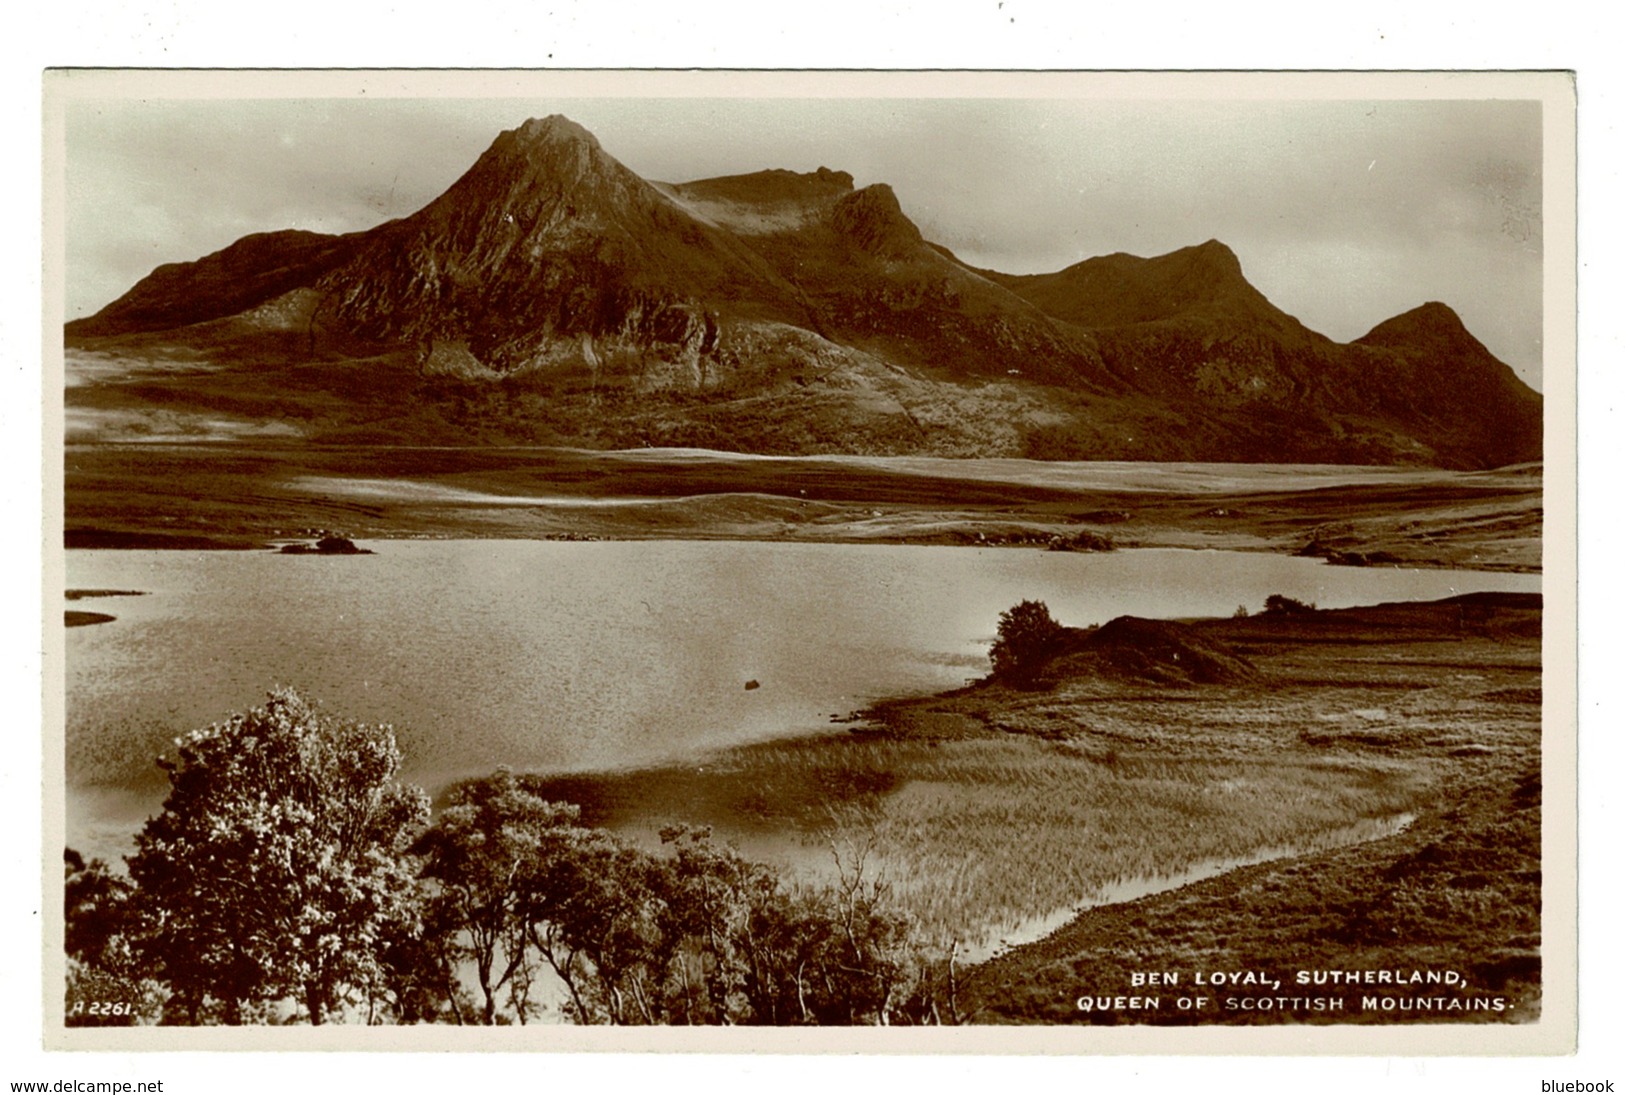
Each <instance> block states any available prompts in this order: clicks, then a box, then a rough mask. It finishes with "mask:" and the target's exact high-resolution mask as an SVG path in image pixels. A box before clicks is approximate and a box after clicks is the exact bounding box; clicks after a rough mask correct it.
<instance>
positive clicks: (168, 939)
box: [64, 692, 953, 1024]
mask: <svg viewBox="0 0 1625 1095" xmlns="http://www.w3.org/2000/svg"><path fill="white" fill-rule="evenodd" d="M177 747H178V748H177V756H176V757H174V758H166V759H165V760H164V761H163V762H162V763H163V764H164V766H165V768H166V770H167V771H168V773H169V780H170V793H169V796H168V798H167V800H166V801H165V804H164V809H163V811H162V813H160V814H159V815H158V816H156V817H154V818H152V819H150V820H149V821H148V822H147V824H146V826H145V827H144V828H143V829H142V831H141V833H140V834H139V835H138V836H137V839H136V852H135V854H134V855H133V856H130V857H129V858H128V864H129V874H128V877H124V876H122V875H119V874H116V873H114V872H113V871H111V870H109V869H108V867H107V866H106V865H105V864H104V863H101V862H100V861H93V862H90V863H86V862H85V861H84V860H83V859H82V858H81V857H80V856H78V855H77V854H75V853H74V852H72V851H71V850H70V851H69V852H68V853H67V861H66V871H67V879H66V890H65V896H66V920H65V923H66V937H65V940H64V943H65V947H66V952H67V955H68V959H69V971H68V985H67V994H68V1000H67V1019H68V1022H69V1023H70V1024H100V1023H136V1022H161V1023H179V1024H205V1023H226V1024H235V1023H248V1022H259V1023H268V1022H287V1021H308V1022H310V1023H322V1022H327V1021H347V1022H367V1023H424V1022H442V1023H458V1024H501V1023H525V1022H528V1021H530V1020H532V1019H536V1018H538V1017H541V1016H542V1015H544V1014H545V1013H551V1014H553V1015H555V1016H558V1017H562V1018H565V1019H567V1020H569V1021H572V1022H576V1023H707V1024H712V1023H772V1024H801V1023H808V1024H811V1023H820V1024H830V1023H840V1024H856V1023H909V1022H915V1023H918V1022H938V1021H952V1019H953V1000H952V992H951V986H952V967H951V964H949V965H947V966H943V965H942V964H941V963H934V962H932V961H931V960H929V959H928V958H927V957H926V955H925V954H924V950H923V948H922V947H921V946H920V945H918V944H917V943H916V941H915V936H914V932H913V929H912V926H911V924H910V922H909V921H908V920H907V919H906V918H904V917H903V916H901V915H900V914H898V913H896V912H894V911H892V910H891V909H890V907H889V903H888V896H889V895H888V893H887V890H886V887H885V886H884V885H882V884H880V883H879V882H878V881H876V880H875V879H872V878H869V877H866V876H865V872H864V869H863V864H862V862H861V861H860V862H858V863H853V864H844V865H843V868H844V869H843V870H842V871H841V879H840V882H839V883H838V884H836V885H833V886H829V887H824V888H819V889H814V888H807V887H797V886H793V885H791V884H790V883H788V882H787V881H786V880H785V879H784V878H782V877H781V876H780V875H779V874H778V873H777V872H775V871H774V870H772V869H771V868H769V867H767V866H764V865H762V864H759V863H754V862H750V861H748V860H746V859H744V858H742V857H741V856H740V855H738V854H737V853H736V852H735V851H733V850H732V849H731V848H727V847H723V846H719V845H718V844H716V843H715V842H713V841H712V840H711V839H710V837H709V834H708V833H706V832H704V831H697V830H690V829H671V830H668V831H666V832H664V833H663V834H662V840H663V847H662V848H661V850H660V851H659V852H654V851H650V850H645V849H642V848H639V847H637V846H634V845H632V844H630V843H628V842H626V841H623V840H621V839H619V838H617V837H616V836H614V835H613V834H611V833H608V832H605V831H603V830H599V829H594V828H589V827H586V826H583V825H581V824H580V823H579V814H578V811H577V809H576V808H575V807H574V806H571V805H568V804H562V803H557V802H550V801H547V800H546V799H544V798H542V797H540V796H539V795H537V794H535V793H533V792H532V791H531V790H529V789H528V788H527V786H526V784H525V782H524V781H523V780H522V779H521V778H519V777H517V776H515V775H514V774H512V773H511V772H508V771H506V770H501V771H498V772H497V773H496V774H495V775H493V776H491V777H489V778H487V779H483V780H479V781H475V782H471V783H467V784H463V785H461V786H459V787H458V788H456V789H455V790H454V791H453V792H452V793H451V794H450V795H449V797H448V799H447V801H446V802H445V804H444V806H443V807H442V809H441V810H440V813H439V816H438V817H436V818H434V819H433V820H432V821H431V819H430V810H429V803H428V800H427V797H426V796H425V795H424V794H423V792H421V791H419V790H417V789H416V788H412V787H407V786H403V785H402V784H400V783H398V782H397V781H396V779H395V776H396V772H397V770H398V769H399V766H400V761H401V756H400V752H399V750H398V749H397V748H396V745H395V740H394V734H393V732H392V731H391V730H390V729H389V728H388V727H377V726H365V725H361V724H357V723H351V722H345V721H342V720H337V719H332V718H328V717H326V716H324V715H322V714H320V713H319V712H318V711H316V710H315V709H314V708H313V707H312V706H311V705H310V704H309V703H307V702H306V701H305V700H304V699H303V698H302V697H300V696H299V695H298V694H296V693H293V692H277V693H273V694H272V696H271V697H270V700H269V702H267V703H266V704H265V706H263V707H259V708H255V709H253V710H251V711H249V712H247V713H245V714H239V715H234V716H232V717H231V718H230V719H228V720H227V721H225V722H223V723H218V724H216V725H214V726H211V727H209V728H208V729H206V730H200V731H197V732H195V733H193V734H191V735H189V736H188V737H186V738H184V739H178V741H177ZM107 1001H117V1002H118V1006H117V1007H116V1008H114V1009H111V1010H110V1009H108V1008H107V1007H106V1006H96V1005H105V1002H107Z"/></svg>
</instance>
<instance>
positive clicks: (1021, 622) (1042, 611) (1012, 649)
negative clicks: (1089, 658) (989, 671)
mask: <svg viewBox="0 0 1625 1095" xmlns="http://www.w3.org/2000/svg"><path fill="white" fill-rule="evenodd" d="M1061 631H1062V628H1061V625H1060V624H1059V623H1057V622H1056V620H1055V617H1053V616H1051V615H1050V614H1049V606H1048V605H1046V604H1044V602H1043V601H1022V602H1021V603H1020V604H1018V605H1016V606H1015V607H1014V608H1009V609H1006V610H1005V611H1003V612H1001V613H999V634H998V637H997V638H995V639H994V640H993V646H992V648H991V649H990V650H989V651H988V657H990V658H991V659H992V661H993V675H994V676H996V677H1021V676H1024V675H1027V674H1030V673H1031V672H1032V671H1033V670H1034V669H1036V668H1037V667H1038V666H1039V665H1040V664H1042V662H1043V660H1044V652H1045V648H1046V647H1048V646H1049V644H1050V641H1051V640H1053V639H1054V638H1055V636H1057V635H1059V634H1060V633H1061Z"/></svg>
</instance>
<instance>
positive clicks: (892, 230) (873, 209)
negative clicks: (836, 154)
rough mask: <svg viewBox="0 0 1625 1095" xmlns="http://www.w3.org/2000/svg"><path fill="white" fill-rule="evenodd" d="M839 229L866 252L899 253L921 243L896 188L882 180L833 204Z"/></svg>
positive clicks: (915, 226) (915, 227) (836, 224)
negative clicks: (898, 198) (904, 210)
mask: <svg viewBox="0 0 1625 1095" xmlns="http://www.w3.org/2000/svg"><path fill="white" fill-rule="evenodd" d="M834 223H835V227H836V229H837V230H838V231H840V232H841V233H842V234H843V235H845V236H846V237H847V238H849V239H851V240H852V241H853V242H854V243H856V244H857V245H858V246H859V247H860V248H862V249H863V250H865V251H870V252H874V253H876V254H882V255H898V254H903V253H906V252H907V251H909V250H910V249H912V248H915V247H918V246H920V245H921V244H922V243H923V242H924V240H923V238H922V237H921V235H920V229H919V227H918V226H917V225H915V223H914V222H913V221H911V220H909V219H908V217H907V216H906V215H905V214H904V213H903V206H902V204H901V203H900V202H899V201H898V200H897V193H896V191H894V190H892V188H891V187H889V186H887V185H886V184H885V183H875V184H874V185H872V186H866V187H864V188H863V189H862V190H854V191H853V192H852V193H850V194H848V195H847V196H846V197H844V198H842V199H841V200H840V201H838V202H836V203H835V212H834Z"/></svg>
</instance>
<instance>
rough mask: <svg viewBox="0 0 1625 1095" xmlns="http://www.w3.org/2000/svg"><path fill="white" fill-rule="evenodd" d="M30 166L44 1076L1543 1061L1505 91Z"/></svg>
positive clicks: (953, 84)
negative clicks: (610, 1059) (132, 1057)
mask: <svg viewBox="0 0 1625 1095" xmlns="http://www.w3.org/2000/svg"><path fill="white" fill-rule="evenodd" d="M44 106H45V120H44V125H45V167H46V171H45V200H46V245H47V255H46V258H47V265H46V270H47V274H46V290H47V294H48V301H49V304H48V308H47V317H48V318H47V324H46V329H47V344H46V347H45V349H46V356H47V370H46V380H45V401H46V422H47V426H46V434H45V445H46V458H45V459H46V466H47V476H48V484H50V477H51V476H52V475H53V474H54V475H55V476H56V477H57V478H56V481H55V483H54V485H49V486H48V489H47V492H46V494H47V499H46V584H47V589H46V604H47V606H50V605H51V604H53V600H52V598H53V597H55V596H60V598H61V602H60V606H59V607H58V608H48V610H47V617H48V618H47V620H46V627H45V633H46V649H47V664H48V667H49V671H48V673H47V684H46V697H45V702H46V712H45V714H46V718H45V722H46V725H45V727H44V730H43V737H44V742H45V753H44V756H45V766H44V772H43V778H44V787H45V796H46V811H45V813H46V817H45V841H44V847H43V851H42V855H43V870H44V871H45V873H46V878H47V882H48V888H47V890H46V895H45V909H44V920H45V930H44V934H43V942H42V946H43V956H42V965H43V971H44V974H43V976H44V980H45V984H44V986H43V992H42V998H43V1001H44V1003H43V1008H44V1030H45V1037H46V1041H47V1044H48V1045H51V1046H53V1047H58V1048H65V1049H119V1050H129V1049H139V1048H157V1047H158V1046H160V1045H163V1046H170V1045H185V1046H194V1047H197V1048H209V1049H244V1048H260V1049H264V1048H301V1047H308V1048H329V1047H336V1046H342V1047H344V1048H352V1049H374V1050H390V1049H401V1048H406V1047H411V1048H423V1047H435V1048H503V1049H511V1050H525V1049H561V1048H567V1049H594V1050H611V1051H615V1050H619V1051H624V1050H639V1049H655V1048H658V1049H664V1050H678V1051H681V1050H685V1049H707V1050H713V1051H714V1050H717V1049H726V1050H727V1051H729V1052H754V1051H780V1052H784V1051H789V1050H790V1049H792V1048H793V1049H794V1050H795V1051H797V1052H806V1051H826V1052H827V1051H835V1050H841V1051H849V1050H852V1049H854V1048H856V1049H867V1050H874V1051H885V1052H926V1051H941V1050H943V1049H944V1048H946V1047H948V1046H950V1045H951V1046H954V1047H957V1048H958V1049H959V1050H961V1051H962V1050H964V1049H966V1048H970V1049H975V1050H976V1051H978V1052H1009V1051H1020V1052H1034V1051H1044V1052H1081V1051H1084V1050H1090V1049H1106V1050H1115V1051H1119V1052H1121V1051H1124V1050H1139V1051H1148V1050H1149V1051H1154V1052H1164V1053H1179V1052H1196V1051H1202V1052H1220V1053H1224V1052H1263V1051H1267V1050H1268V1048H1269V1047H1271V1046H1278V1045H1282V1044H1289V1045H1291V1046H1292V1047H1294V1048H1293V1050H1292V1051H1293V1052H1338V1051H1341V1052H1359V1053H1380V1054H1391V1055H1402V1054H1406V1053H1420V1052H1437V1051H1438V1047H1441V1046H1449V1047H1451V1049H1452V1051H1453V1052H1461V1053H1478V1054H1486V1053H1507V1052H1520V1053H1563V1052H1570V1051H1572V1049H1573V1046H1574V1039H1575V1031H1576V1024H1577V1017H1576V1012H1577V1006H1576V998H1577V997H1576V994H1577V987H1576V981H1577V968H1576V962H1577V959H1576V951H1575V939H1574V931H1573V921H1574V917H1575V908H1576V900H1577V899H1576V879H1575V869H1574V853H1575V847H1576V838H1575V821H1574V817H1575V811H1576V803H1577V798H1576V791H1575V773H1574V756H1575V749H1576V735H1577V728H1576V725H1575V701H1574V695H1573V688H1574V684H1573V678H1574V666H1575V664H1576V661H1575V659H1576V656H1577V655H1576V637H1575V626H1576V625H1575V615H1576V601H1577V592H1576V583H1575V577H1574V572H1573V566H1574V561H1573V554H1574V542H1575V504H1574V492H1575V481H1574V475H1575V472H1574V467H1575V453H1574V448H1575V440H1574V436H1573V432H1572V420H1573V416H1574V413H1575V395H1574V392H1575V351H1574V333H1573V328H1574V314H1575V297H1574V293H1575V290H1574V253H1575V246H1576V242H1575V238H1574V201H1575V198H1574V191H1575V176H1574V170H1575V168H1574V159H1575V155H1574V147H1575V125H1576V120H1575V99H1574V84H1573V81H1572V79H1571V77H1570V76H1569V75H1567V74H1562V73H1537V72H1522V73H1519V72H1510V73H1495V74H1489V73H1477V74H1474V73H1387V74H1383V73H1355V74H1330V73H1320V74H1309V73H1297V74H1291V73H1229V74H1214V73H1208V74H1198V73H1175V72H1165V73H1115V74H1100V73H1096V74H1087V73H1031V72H1029V73H993V72H975V73H972V72H958V73H954V72H939V73H921V72H913V73H909V72H846V73H839V72H824V73H811V72H801V73H788V72H786V73H771V72H722V71H712V72H689V73H675V72H667V73H655V72H647V71H642V72H638V71H619V72H610V71H596V72H584V71H583V72H552V73H543V72H478V73H476V72H454V71H423V70H416V71H410V72H408V71H400V72H389V71H340V70H311V71H303V72H298V71H285V72H263V71H260V72H255V71H246V70H244V71H207V72H205V71H186V70H171V71H158V70H144V71H133V70H132V71H116V70H89V69H59V70H54V71H51V72H48V73H46V76H45V104H44ZM53 340H54V341H53ZM53 583H54V584H53ZM57 612H60V615H56V613H57ZM53 651H54V652H55V653H56V655H57V656H56V657H55V658H54V659H53V658H52V657H51V656H50V655H51V653H52V652H53ZM1554 671H1555V672H1554ZM318 1027H319V1028H342V1030H341V1031H340V1032H338V1033H334V1031H333V1030H332V1029H328V1030H323V1031H321V1032H319V1033H318V1032H316V1031H314V1029H313V1028H318ZM405 1027H412V1028H416V1029H415V1030H414V1031H413V1032H412V1033H411V1035H410V1037H411V1038H412V1041H411V1042H410V1043H408V1042H404V1041H403V1040H402V1039H403V1037H405V1036H404V1035H402V1034H401V1033H400V1028H405ZM677 1027H684V1028H717V1029H718V1030H719V1031H720V1030H721V1028H727V1031H726V1032H724V1033H721V1034H719V1033H715V1032H712V1033H708V1032H705V1031H699V1030H691V1031H688V1032H678V1031H675V1030H673V1029H669V1028H677ZM158 1028H163V1029H158ZM493 1028H500V1029H493ZM660 1028H668V1029H660ZM740 1028H748V1029H740ZM826 1028H836V1029H835V1030H834V1031H830V1030H827V1029H826ZM950 1028H953V1029H952V1032H951V1033H946V1032H949V1031H950ZM475 1037H478V1038H480V1039H482V1040H481V1041H478V1042H475V1041H470V1040H469V1039H471V1038H475ZM333 1038H339V1039H341V1040H340V1041H333V1040H331V1039H333ZM1283 1038H1288V1039H1292V1040H1291V1041H1290V1042H1288V1043H1283V1042H1282V1041H1281V1039H1283ZM160 1039H162V1041H160ZM176 1039H180V1041H179V1042H177V1041H175V1040H176ZM188 1039H193V1040H192V1041H188ZM946 1039H952V1040H951V1041H948V1040H946Z"/></svg>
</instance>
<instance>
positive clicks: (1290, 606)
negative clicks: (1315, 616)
mask: <svg viewBox="0 0 1625 1095" xmlns="http://www.w3.org/2000/svg"><path fill="white" fill-rule="evenodd" d="M1264 611H1265V612H1268V613H1270V614H1272V615H1277V616H1298V615H1303V614H1304V613H1307V612H1313V611H1315V606H1314V602H1312V601H1311V602H1308V603H1305V602H1303V601H1300V600H1297V599H1296V598H1293V597H1288V596H1287V595H1286V594H1284V593H1271V594H1270V595H1269V596H1268V597H1265V598H1264Z"/></svg>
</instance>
